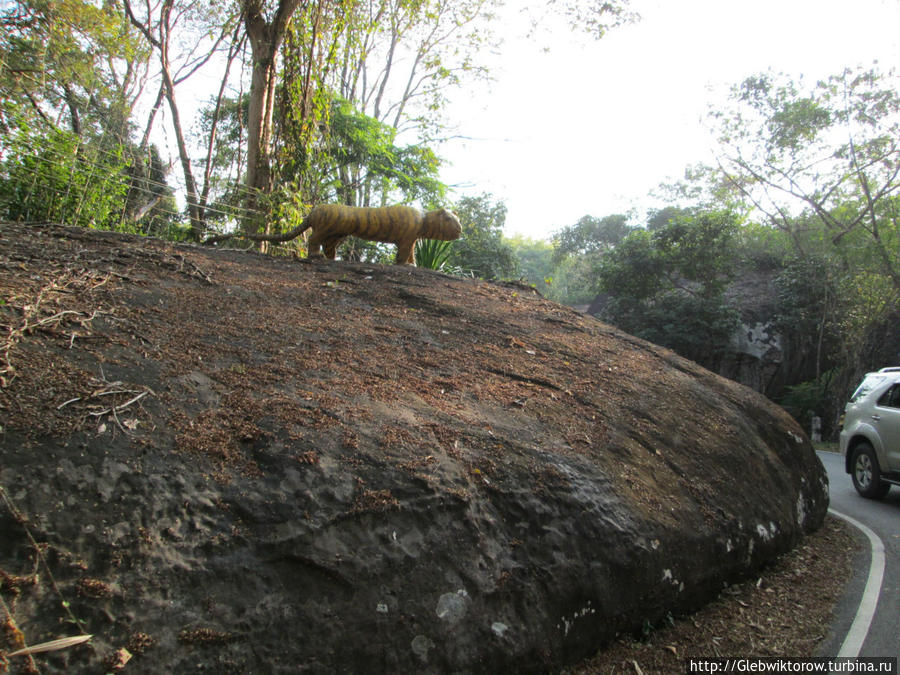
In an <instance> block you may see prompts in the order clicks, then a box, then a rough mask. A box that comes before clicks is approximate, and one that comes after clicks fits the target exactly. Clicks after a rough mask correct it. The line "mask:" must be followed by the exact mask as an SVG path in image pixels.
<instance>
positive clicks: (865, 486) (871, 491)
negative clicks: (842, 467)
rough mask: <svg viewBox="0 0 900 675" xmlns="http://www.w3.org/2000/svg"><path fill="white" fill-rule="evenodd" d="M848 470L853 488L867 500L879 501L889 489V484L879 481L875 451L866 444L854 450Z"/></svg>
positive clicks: (879, 475)
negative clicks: (851, 477) (849, 470)
mask: <svg viewBox="0 0 900 675" xmlns="http://www.w3.org/2000/svg"><path fill="white" fill-rule="evenodd" d="M850 469H851V475H852V476H853V487H855V488H856V491H857V492H858V493H859V494H861V495H862V496H863V497H866V498H867V499H881V498H882V497H884V496H885V495H886V494H887V492H888V490H890V489H891V484H890V483H885V482H883V481H882V480H881V469H879V468H878V458H877V457H876V456H875V450H873V449H872V446H871V445H869V444H868V443H860V444H859V445H857V446H856V448H854V450H853V461H852V462H851V463H850Z"/></svg>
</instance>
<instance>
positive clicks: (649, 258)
mask: <svg viewBox="0 0 900 675" xmlns="http://www.w3.org/2000/svg"><path fill="white" fill-rule="evenodd" d="M662 222H664V223H665V224H661V223H662ZM654 225H655V228H656V229H655V230H654V231H652V232H651V231H649V230H636V231H634V232H632V233H631V234H629V235H628V236H626V237H625V238H624V239H623V240H622V241H621V243H619V245H618V246H616V247H615V248H614V249H612V250H611V251H610V252H608V253H607V254H606V255H605V256H604V257H603V259H602V260H601V262H600V266H599V269H598V275H599V282H600V288H601V289H602V290H603V291H604V292H605V293H607V294H608V295H609V296H610V297H609V298H608V300H607V303H606V306H605V308H604V310H603V318H605V319H607V320H609V321H611V322H612V323H614V324H615V325H617V326H619V327H620V328H622V329H623V330H625V331H627V332H630V333H632V334H634V335H637V336H639V337H643V338H645V339H648V340H651V341H652V342H655V343H657V344H660V345H663V346H666V347H669V348H671V349H673V350H675V351H677V352H678V353H679V354H681V355H683V356H685V357H687V358H690V359H693V360H695V361H697V362H699V363H701V364H703V365H706V366H708V367H716V366H717V364H718V360H719V358H720V357H721V355H722V354H723V353H724V352H725V351H726V349H727V348H728V346H729V344H730V340H731V336H732V334H733V333H734V330H735V329H736V328H737V325H738V320H739V315H738V312H737V311H736V309H735V308H734V307H732V306H731V305H730V304H729V302H728V301H727V300H726V299H725V297H724V290H725V287H726V285H727V283H728V281H729V280H730V279H731V278H732V275H733V273H734V267H735V259H736V257H737V253H736V250H737V249H736V247H735V236H736V232H737V227H738V226H737V219H736V217H735V216H734V215H733V214H730V213H728V212H715V211H713V212H707V211H700V212H694V211H690V210H679V211H678V212H677V213H676V212H673V213H670V214H668V216H667V218H666V219H665V220H664V221H662V220H660V219H657V220H656V222H655V224H654Z"/></svg>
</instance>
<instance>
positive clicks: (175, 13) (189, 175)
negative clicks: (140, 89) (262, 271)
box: [122, 0, 237, 240]
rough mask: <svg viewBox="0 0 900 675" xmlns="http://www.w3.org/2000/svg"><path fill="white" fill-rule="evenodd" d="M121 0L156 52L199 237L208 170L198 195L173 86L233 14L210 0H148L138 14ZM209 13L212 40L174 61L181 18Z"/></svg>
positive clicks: (225, 31) (195, 66)
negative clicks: (154, 3) (199, 0)
mask: <svg viewBox="0 0 900 675" xmlns="http://www.w3.org/2000/svg"><path fill="white" fill-rule="evenodd" d="M122 2H123V4H124V7H125V11H126V13H127V14H128V18H129V20H130V21H131V23H132V25H133V26H135V27H136V28H137V29H138V30H139V31H140V32H141V34H142V35H143V36H144V38H145V39H146V40H147V42H148V43H149V44H150V45H151V46H152V47H153V48H154V49H155V50H156V52H157V54H158V55H159V66H160V76H161V79H162V83H161V85H160V90H159V91H160V93H159V97H162V98H165V100H166V102H167V104H168V106H169V112H170V114H171V117H172V129H173V131H174V133H175V141H176V145H177V147H178V157H179V159H180V161H181V170H182V175H183V177H184V184H185V192H186V197H187V199H186V201H187V207H188V214H189V217H190V221H191V232H192V236H193V238H194V239H196V240H200V239H201V238H202V237H203V234H204V232H205V230H206V219H205V214H204V210H205V203H204V201H205V195H207V194H208V190H209V187H208V184H209V170H208V169H207V171H206V173H205V176H206V181H205V183H206V185H205V186H204V188H203V192H204V198H203V199H201V195H200V192H199V189H198V186H197V180H196V179H195V177H194V171H193V168H192V166H191V157H190V152H189V150H188V146H187V141H186V139H185V133H184V125H183V124H182V121H181V112H180V110H179V107H178V101H177V99H176V96H175V87H176V86H178V85H179V84H180V83H182V82H184V81H185V80H187V79H188V78H189V77H191V76H192V75H193V74H194V73H196V72H197V71H198V70H199V69H200V68H201V67H203V65H205V64H206V63H208V62H209V60H210V59H211V58H212V57H213V55H214V54H215V53H216V52H217V51H218V49H219V45H221V44H222V42H223V41H224V40H225V38H226V37H227V36H228V35H230V34H231V32H232V31H233V25H232V24H233V22H234V18H235V17H233V16H229V15H228V13H227V12H225V11H224V9H225V8H224V7H223V6H222V5H221V4H220V3H214V4H213V5H212V6H209V5H208V4H207V3H203V5H202V7H201V5H200V4H199V3H194V2H189V3H186V4H178V5H176V0H162V2H161V3H160V4H158V5H157V6H156V7H155V8H151V6H150V4H149V3H148V4H147V5H146V12H145V15H144V16H142V17H140V18H139V17H138V16H137V15H136V13H135V11H134V9H133V8H132V6H131V2H130V0H122ZM154 9H155V10H157V11H158V14H157V15H155V16H154V15H153V10H154ZM213 16H215V17H217V20H218V21H219V24H218V25H216V26H214V27H213V30H215V31H217V35H215V37H214V39H213V40H212V44H211V45H209V47H208V49H206V50H205V52H203V51H201V52H200V53H199V54H198V53H197V49H198V47H199V44H202V43H203V42H204V40H202V39H200V40H199V42H195V46H194V48H192V49H190V50H188V51H183V52H182V53H181V54H180V55H179V57H180V58H179V59H178V60H179V61H180V62H179V63H176V58H177V57H174V56H173V55H172V48H173V46H174V45H173V44H172V41H173V37H174V36H175V35H176V34H183V33H184V32H185V30H186V27H185V26H181V25H179V22H180V21H181V20H182V19H186V20H192V21H193V22H195V23H196V24H200V25H209V24H210V23H211V21H212V18H211V17H213ZM221 16H224V17H226V18H225V20H222V19H221ZM233 43H237V40H234V41H233ZM234 56H235V51H234V50H232V51H231V53H230V54H229V58H228V60H227V64H228V66H229V67H230V65H231V61H232V60H233V59H234ZM225 72H226V75H225V78H223V84H224V81H225V79H226V78H227V73H228V68H226V71H225ZM159 97H158V98H157V101H159V100H161V99H160V98H159ZM219 97H220V98H221V97H222V88H220V91H219ZM156 110H157V106H154V107H153V108H152V109H151V114H150V119H149V120H148V123H147V131H146V132H145V133H144V139H145V140H144V143H146V139H147V137H148V135H149V132H150V127H151V126H152V123H153V116H154V114H155V112H156ZM210 134H211V135H213V136H214V134H215V124H214V125H213V127H212V129H211V131H210ZM209 166H210V164H209V157H207V167H209Z"/></svg>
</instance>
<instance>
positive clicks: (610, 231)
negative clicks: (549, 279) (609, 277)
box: [553, 214, 634, 262]
mask: <svg viewBox="0 0 900 675" xmlns="http://www.w3.org/2000/svg"><path fill="white" fill-rule="evenodd" d="M633 230H634V227H633V226H631V225H629V224H628V216H625V215H622V214H616V215H612V216H606V217H605V218H594V217H593V216H583V217H582V218H581V219H580V220H579V221H578V222H577V223H575V224H574V225H571V226H569V227H564V228H562V229H561V230H559V231H558V232H556V233H555V234H554V235H553V246H554V260H555V261H556V262H559V261H561V260H563V259H564V258H565V257H566V256H570V255H587V256H597V255H601V254H603V253H605V252H606V251H608V250H610V249H611V248H613V247H614V246H616V245H617V244H618V243H619V242H621V241H622V240H623V239H624V238H625V237H626V236H627V235H628V233H629V232H631V231H633Z"/></svg>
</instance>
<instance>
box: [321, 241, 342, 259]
mask: <svg viewBox="0 0 900 675" xmlns="http://www.w3.org/2000/svg"><path fill="white" fill-rule="evenodd" d="M346 238H347V237H329V238H328V239H326V240H325V241H324V242H323V244H322V248H324V249H325V257H326V258H328V259H329V260H334V258H335V256H336V255H337V247H338V246H340V244H341V242H342V241H344V239H346Z"/></svg>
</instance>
